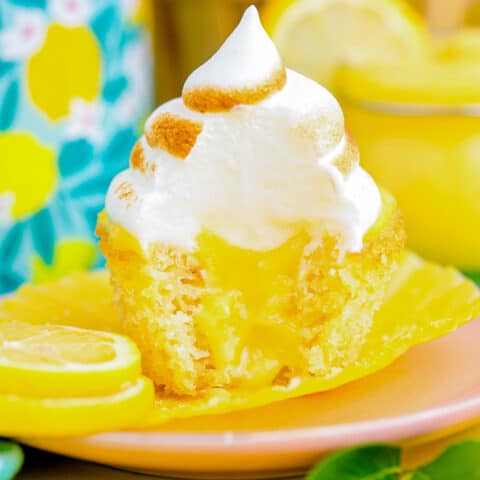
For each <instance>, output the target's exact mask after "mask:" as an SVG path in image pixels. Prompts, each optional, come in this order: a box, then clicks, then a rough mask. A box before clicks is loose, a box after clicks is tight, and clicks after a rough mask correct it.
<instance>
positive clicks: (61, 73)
mask: <svg viewBox="0 0 480 480" xmlns="http://www.w3.org/2000/svg"><path fill="white" fill-rule="evenodd" d="M72 54H74V55H75V62H71V66H70V68H69V69H68V70H67V69H61V70H57V69H56V68H55V67H56V65H58V64H65V63H70V59H71V58H72ZM52 72H55V73H53V75H52ZM27 83H28V91H29V93H30V96H31V98H32V102H33V103H34V104H35V106H36V107H37V108H38V109H40V110H41V111H42V112H43V113H45V115H47V116H48V117H49V118H51V119H52V120H58V119H60V118H62V117H65V116H67V115H68V112H69V109H70V103H71V102H72V100H73V99H74V98H77V97H79V98H83V99H85V100H87V101H89V102H91V101H93V100H94V99H95V98H96V97H97V96H98V92H99V90H100V48H99V45H98V43H97V41H96V39H95V36H94V35H93V33H92V32H91V31H90V30H88V29H86V28H84V27H76V28H70V27H64V26H62V25H59V24H52V25H50V27H49V28H48V30H47V33H46V36H45V41H44V44H43V46H42V48H41V49H40V50H39V51H38V52H36V53H35V54H34V55H32V57H31V58H30V59H29V61H28V63H27Z"/></svg>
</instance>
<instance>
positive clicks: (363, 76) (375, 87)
mask: <svg viewBox="0 0 480 480" xmlns="http://www.w3.org/2000/svg"><path fill="white" fill-rule="evenodd" d="M335 91H336V93H337V94H338V96H339V97H340V98H342V97H345V98H350V99H351V100H353V101H355V102H356V103H362V104H364V103H368V104H377V103H379V104H387V105H394V106H395V110H404V109H405V110H409V111H410V110H414V111H419V110H424V111H437V110H448V111H455V112H460V113H465V112H470V111H473V112H475V114H477V113H476V112H477V109H478V105H479V104H480V60H479V61H475V62H473V61H466V60H463V61H449V62H445V61H434V60H432V59H430V60H426V61H425V62H423V63H418V62H417V63H393V62H392V63H389V64H382V65H363V66H352V65H350V66H348V65H344V66H342V67H340V69H339V70H338V71H337V73H336V76H335ZM400 105H401V106H402V107H400ZM403 106H405V107H403Z"/></svg>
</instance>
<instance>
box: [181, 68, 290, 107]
mask: <svg viewBox="0 0 480 480" xmlns="http://www.w3.org/2000/svg"><path fill="white" fill-rule="evenodd" d="M286 81H287V74H286V71H285V68H283V66H282V67H281V68H280V69H278V70H277V71H275V72H274V73H273V74H272V75H271V77H270V78H268V79H267V80H265V81H264V82H262V83H259V84H258V85H254V86H251V87H245V88H232V89H222V88H219V87H198V88H193V89H191V90H188V89H185V90H184V92H183V94H182V99H183V103H184V104H185V106H186V107H188V108H189V109H190V110H194V111H196V112H200V113H220V112H228V111H230V110H231V109H232V108H234V107H236V106H237V105H254V104H256V103H259V102H261V101H262V100H265V99H266V98H267V97H269V96H270V95H272V94H273V93H275V92H278V91H279V90H281V89H282V88H283V87H284V85H285V82H286Z"/></svg>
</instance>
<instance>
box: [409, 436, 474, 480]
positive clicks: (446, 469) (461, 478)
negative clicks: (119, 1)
mask: <svg viewBox="0 0 480 480" xmlns="http://www.w3.org/2000/svg"><path fill="white" fill-rule="evenodd" d="M417 472H418V473H421V474H422V475H424V477H419V480H420V479H421V480H424V478H425V480H480V441H477V440H466V441H463V442H459V443H456V444H454V445H451V446H450V447H448V448H447V449H446V450H445V451H444V452H443V453H442V454H441V455H440V456H439V457H438V458H436V459H435V460H434V461H433V462H431V463H429V464H427V465H424V466H423V467H420V468H418V469H417ZM415 480H416V479H415Z"/></svg>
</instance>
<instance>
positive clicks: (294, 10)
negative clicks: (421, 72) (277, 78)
mask: <svg viewBox="0 0 480 480" xmlns="http://www.w3.org/2000/svg"><path fill="white" fill-rule="evenodd" d="M263 15H264V17H263V18H264V22H265V25H266V27H267V29H268V30H269V33H270V34H271V35H272V38H273V40H274V42H275V43H276V45H277V47H278V48H279V50H280V53H281V55H282V57H283V60H284V61H285V64H286V65H287V66H288V67H290V68H292V69H294V70H298V71H299V72H301V73H303V74H304V75H307V76H309V77H312V78H314V79H315V80H317V81H318V82H319V83H321V84H322V85H324V86H325V87H327V88H329V89H332V88H333V80H334V75H335V71H336V69H337V68H338V67H339V66H340V65H342V64H345V63H348V64H365V63H385V62H386V63H391V62H392V61H397V60H400V59H403V60H405V59H407V60H415V59H417V60H420V59H422V58H424V57H425V55H426V54H427V52H428V51H429V40H428V34H427V30H426V27H425V26H424V24H423V22H422V20H421V18H420V17H419V16H418V14H417V12H415V10H414V9H413V8H412V7H410V5H408V4H407V3H406V2H403V1H401V0H276V1H275V0H274V1H272V2H270V3H269V4H267V6H266V8H265V9H264V11H263Z"/></svg>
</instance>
